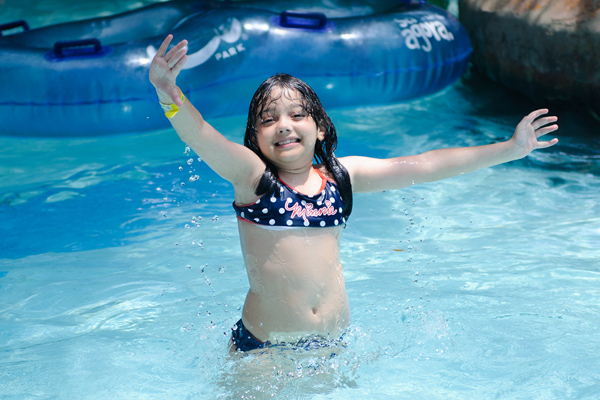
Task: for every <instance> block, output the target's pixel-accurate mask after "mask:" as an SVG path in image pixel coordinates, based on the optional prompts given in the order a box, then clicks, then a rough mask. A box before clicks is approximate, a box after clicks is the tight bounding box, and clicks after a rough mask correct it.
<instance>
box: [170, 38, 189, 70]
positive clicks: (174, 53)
mask: <svg viewBox="0 0 600 400" xmlns="http://www.w3.org/2000/svg"><path fill="white" fill-rule="evenodd" d="M187 43H188V42H187V40H182V41H181V42H179V43H177V45H176V46H174V47H173V48H172V49H171V50H169V52H168V53H167V54H166V55H165V60H167V62H170V61H171V59H172V58H173V57H178V53H179V51H180V50H181V49H183V48H184V47H185V46H187ZM179 58H181V56H179V57H178V58H177V61H179ZM177 61H175V62H173V65H175V64H176V63H177Z"/></svg>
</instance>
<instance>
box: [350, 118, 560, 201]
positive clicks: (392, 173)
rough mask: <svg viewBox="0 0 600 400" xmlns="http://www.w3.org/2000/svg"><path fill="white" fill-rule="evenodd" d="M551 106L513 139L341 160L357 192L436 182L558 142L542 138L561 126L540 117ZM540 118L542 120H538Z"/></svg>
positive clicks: (522, 124) (522, 126) (528, 120)
mask: <svg viewBox="0 0 600 400" xmlns="http://www.w3.org/2000/svg"><path fill="white" fill-rule="evenodd" d="M547 113H548V110H547V109H541V110H536V111H533V112H532V113H530V114H529V115H527V116H526V117H524V118H523V119H522V120H521V122H520V123H519V125H517V128H516V130H515V133H514V135H513V136H512V138H511V139H509V140H507V141H506V142H499V143H494V144H489V145H484V146H474V147H461V148H452V149H440V150H433V151H428V152H426V153H423V154H419V155H416V156H409V157H397V158H389V159H375V158H367V157H344V158H342V159H340V161H341V162H342V164H343V165H344V166H345V167H346V168H347V169H348V172H349V174H350V176H351V179H352V188H353V190H354V191H355V192H378V191H383V190H389V189H399V188H402V187H405V186H410V185H414V184H417V183H423V182H432V181H437V180H441V179H445V178H450V177H452V176H456V175H461V174H466V173H468V172H471V171H475V170H478V169H482V168H486V167H491V166H493V165H497V164H502V163H505V162H508V161H513V160H517V159H519V158H523V157H525V156H526V155H528V154H529V153H530V152H532V151H533V150H535V149H541V148H545V147H550V146H553V145H555V144H556V143H557V142H558V139H552V140H550V141H548V142H541V141H538V138H539V137H540V136H543V135H546V134H548V133H550V132H553V131H555V130H557V129H558V125H556V124H553V125H549V126H547V125H548V124H550V123H553V122H556V121H557V118H556V117H552V116H549V117H544V118H539V117H540V116H542V115H544V114H547ZM538 118H539V119H538Z"/></svg>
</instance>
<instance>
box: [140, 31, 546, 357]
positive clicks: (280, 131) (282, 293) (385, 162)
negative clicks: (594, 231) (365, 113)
mask: <svg viewBox="0 0 600 400" xmlns="http://www.w3.org/2000/svg"><path fill="white" fill-rule="evenodd" d="M172 38H173V37H172V35H169V36H167V38H166V39H165V40H164V42H163V43H162V45H161V46H160V48H159V49H158V52H157V54H156V56H155V57H154V59H153V60H152V65H151V67H150V82H152V84H153V85H154V87H155V88H156V92H157V94H158V98H159V101H160V102H161V103H162V106H163V108H164V109H165V110H166V115H167V117H169V118H170V121H171V123H172V125H173V128H175V130H176V131H177V134H178V135H179V137H180V138H181V139H182V140H183V141H184V142H185V143H186V144H187V145H188V146H189V147H190V148H192V149H193V150H194V151H195V152H196V153H197V154H198V155H199V156H200V157H202V159H203V160H204V161H205V162H206V163H207V164H208V166H209V167H210V168H212V169H213V170H214V171H215V172H216V173H217V174H219V175H220V176H221V177H222V178H224V179H226V180H227V181H229V182H231V184H232V185H233V188H234V192H235V201H234V203H233V207H234V209H235V212H236V214H237V216H238V226H239V232H240V242H241V247H242V252H243V256H244V261H245V264H246V268H247V272H248V279H249V281H250V290H249V291H248V295H247V297H246V301H245V304H244V308H243V312H242V318H241V320H240V321H239V322H238V323H237V325H236V326H235V327H234V329H233V334H232V343H233V346H234V347H235V349H237V350H241V351H247V350H252V349H256V348H262V347H267V346H270V345H275V344H278V343H288V344H290V343H292V344H293V343H300V342H302V341H303V339H306V338H307V337H314V336H319V337H323V338H329V339H336V338H338V337H339V336H340V335H341V333H342V331H343V330H344V329H345V328H346V327H347V326H348V321H349V316H350V313H349V307H348V298H347V295H346V289H345V285H344V277H343V274H342V264H341V263H340V255H339V244H340V236H341V233H342V229H343V227H344V225H345V223H346V220H347V219H348V216H349V215H350V212H351V211H352V192H356V193H360V192H380V191H384V190H389V189H399V188H403V187H405V186H410V185H413V184H416V183H421V182H430V181H436V180H440V179H444V178H448V177H452V176H456V175H460V174H464V173H467V172H471V171H475V170H478V169H481V168H485V167H490V166H493V165H496V164H500V163H505V162H508V161H512V160H516V159H519V158H522V157H525V156H526V155H527V154H529V153H530V152H531V151H532V150H534V149H539V148H545V147H549V146H552V145H554V144H556V143H557V142H558V140H557V139H552V140H551V141H548V142H541V141H538V140H537V139H538V137H540V136H543V135H545V134H547V133H550V132H553V131H555V130H557V129H558V126H557V125H556V124H553V125H549V126H546V125H548V124H549V123H553V122H555V121H557V118H556V117H550V116H547V117H543V118H539V117H540V116H542V115H544V114H546V113H547V112H548V110H545V109H542V110H537V111H534V112H532V113H531V114H529V115H528V116H526V117H525V118H523V119H522V120H521V122H520V123H519V124H518V125H517V128H516V130H515V132H514V135H513V136H512V138H511V139H510V140H508V141H506V142H501V143H494V144H490V145H486V146H476V147H465V148H453V149H441V150H434V151H429V152H426V153H423V154H420V155H416V156H410V157H397V158H391V159H375V158H367V157H343V158H340V159H337V158H336V157H335V156H334V154H333V152H334V150H335V148H336V142H337V138H336V131H335V128H334V126H333V124H332V122H331V120H330V119H329V117H328V116H327V113H326V112H325V110H324V109H323V107H322V106H321V103H320V101H319V99H318V98H317V95H316V94H315V93H314V91H313V90H312V89H311V88H310V87H309V86H308V85H307V84H305V83H304V82H302V81H300V80H299V79H296V78H294V77H291V76H289V75H285V74H279V75H275V76H273V77H271V78H269V79H267V80H266V81H265V82H264V83H263V84H261V85H260V87H259V88H258V90H257V91H256V93H255V94H254V97H253V98H252V101H251V103H250V110H249V113H248V124H247V127H246V135H245V138H244V146H242V145H240V144H237V143H233V142H231V141H229V140H227V139H226V138H225V137H224V136H222V135H221V134H220V133H219V132H217V131H216V130H215V129H214V128H213V127H212V126H211V125H209V124H208V123H207V122H206V121H205V120H204V119H203V118H202V115H200V113H199V112H198V111H197V110H196V109H195V108H194V106H193V105H192V104H191V103H190V102H189V101H188V100H186V99H185V98H184V96H183V94H182V93H181V91H180V90H179V88H178V87H177V86H176V84H175V80H176V77H177V75H178V74H179V72H180V71H181V68H182V67H183V65H184V63H185V62H186V58H187V56H186V55H185V53H186V45H187V41H185V40H184V41H181V42H180V43H179V44H177V45H176V46H174V47H173V48H172V49H171V50H169V52H166V50H167V48H168V46H169V44H170V42H171V40H172ZM313 160H316V164H315V163H313Z"/></svg>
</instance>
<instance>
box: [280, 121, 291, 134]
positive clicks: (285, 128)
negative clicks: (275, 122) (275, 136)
mask: <svg viewBox="0 0 600 400" xmlns="http://www.w3.org/2000/svg"><path fill="white" fill-rule="evenodd" d="M291 131H292V128H291V127H290V124H289V122H286V121H280V122H279V126H278V128H277V133H288V132H291Z"/></svg>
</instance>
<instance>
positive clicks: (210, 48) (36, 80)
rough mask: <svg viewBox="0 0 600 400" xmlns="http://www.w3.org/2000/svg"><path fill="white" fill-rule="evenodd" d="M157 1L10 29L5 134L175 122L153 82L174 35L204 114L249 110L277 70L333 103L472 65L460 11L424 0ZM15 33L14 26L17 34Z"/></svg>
mask: <svg viewBox="0 0 600 400" xmlns="http://www.w3.org/2000/svg"><path fill="white" fill-rule="evenodd" d="M308 3H309V2H302V7H303V8H299V7H298V8H296V9H295V10H289V9H286V7H289V5H288V4H285V2H283V1H282V2H281V7H280V8H281V9H277V5H276V4H275V5H274V4H273V2H264V3H260V2H252V3H249V2H233V3H229V2H227V3H215V2H211V1H198V2H190V1H172V2H168V3H157V4H155V5H151V6H148V7H144V8H141V9H138V10H134V11H131V12H127V13H123V14H119V15H114V16H111V17H104V18H96V19H92V20H85V21H77V22H72V23H65V24H59V25H53V26H48V27H44V28H39V29H34V30H29V29H28V28H27V26H26V24H25V23H24V22H16V23H13V24H10V26H5V27H0V31H2V32H1V33H3V36H2V37H0V70H1V71H2V74H0V133H1V134H5V135H20V136H48V137H57V136H92V135H105V134H114V133H124V132H142V131H151V130H156V129H161V128H166V127H168V126H169V123H168V121H167V119H166V118H165V117H164V115H163V112H162V110H161V108H160V107H159V105H158V102H157V97H156V92H155V91H154V88H153V87H152V85H151V84H150V83H149V81H148V69H149V65H150V62H151V60H152V57H153V55H154V54H155V52H156V48H157V47H158V46H159V45H160V43H161V42H162V41H163V39H164V37H165V36H166V35H167V34H168V33H172V34H173V35H174V36H175V39H174V42H178V41H179V40H182V39H188V41H189V45H188V61H187V63H186V65H185V69H184V70H183V71H182V72H181V74H180V76H179V78H178V84H179V86H180V88H181V89H182V90H183V91H184V93H185V94H186V96H187V97H188V98H189V99H190V100H191V101H192V102H193V103H194V105H195V106H196V107H197V108H198V110H200V112H201V113H202V114H203V115H204V116H205V117H206V118H215V117H223V116H230V115H236V114H245V113H247V110H248V104H249V102H250V98H251V97H252V94H253V93H254V91H255V90H256V88H257V87H258V85H259V84H260V83H261V82H262V81H263V80H264V79H266V78H267V77H269V76H271V75H273V74H274V73H278V72H285V73H288V74H291V75H294V76H297V77H299V78H300V79H303V80H305V81H306V82H307V83H308V84H310V85H311V86H312V87H313V88H314V89H315V91H316V92H317V94H318V95H319V97H320V98H321V101H322V102H323V104H324V106H325V108H326V109H328V108H332V107H347V106H357V105H369V104H384V103H390V102H399V101H406V100H411V99H415V98H418V97H421V96H426V95H429V94H432V93H435V92H437V91H439V90H441V89H443V88H445V87H447V86H448V85H450V84H452V83H453V82H455V81H456V80H457V79H458V78H459V77H460V76H461V74H462V73H463V72H464V70H465V68H466V66H467V64H468V59H469V55H470V53H471V43H470V41H469V38H468V36H467V34H466V32H465V30H464V29H463V27H462V26H461V25H460V24H459V22H458V21H457V20H456V18H454V17H453V16H452V15H450V14H449V13H447V12H446V11H445V10H442V9H440V8H437V7H435V6H431V5H428V4H426V3H422V2H410V1H374V0H371V1H360V2H359V1H354V0H346V1H337V2H333V3H335V5H336V6H335V7H331V4H332V1H328V2H323V3H324V4H325V3H326V4H328V5H329V6H325V5H323V4H321V2H314V3H312V4H308ZM9 33H12V34H9Z"/></svg>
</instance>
